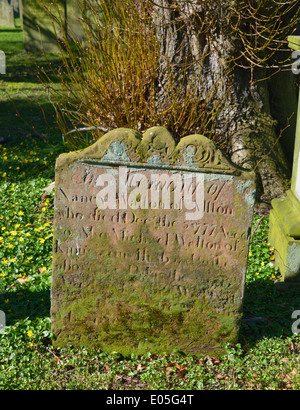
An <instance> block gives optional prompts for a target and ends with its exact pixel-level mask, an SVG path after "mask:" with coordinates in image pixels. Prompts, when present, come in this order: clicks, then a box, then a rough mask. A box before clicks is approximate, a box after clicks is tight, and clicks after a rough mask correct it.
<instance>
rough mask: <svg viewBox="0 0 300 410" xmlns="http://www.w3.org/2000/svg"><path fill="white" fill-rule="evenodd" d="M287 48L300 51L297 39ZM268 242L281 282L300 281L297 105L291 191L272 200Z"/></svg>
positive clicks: (299, 122) (299, 116) (299, 129)
mask: <svg viewBox="0 0 300 410" xmlns="http://www.w3.org/2000/svg"><path fill="white" fill-rule="evenodd" d="M288 40H289V47H290V48H291V49H293V50H298V51H300V36H289V37H288ZM269 242H270V244H271V245H272V246H273V247H274V249H275V264H276V266H277V267H278V268H279V270H280V273H281V275H282V281H284V282H294V283H295V282H300V105H298V114H297V127H296V139H295V147H294V161H293V171H292V181H291V189H289V190H288V191H287V192H286V197H285V198H276V199H274V200H273V201H272V210H271V211H270V233H269Z"/></svg>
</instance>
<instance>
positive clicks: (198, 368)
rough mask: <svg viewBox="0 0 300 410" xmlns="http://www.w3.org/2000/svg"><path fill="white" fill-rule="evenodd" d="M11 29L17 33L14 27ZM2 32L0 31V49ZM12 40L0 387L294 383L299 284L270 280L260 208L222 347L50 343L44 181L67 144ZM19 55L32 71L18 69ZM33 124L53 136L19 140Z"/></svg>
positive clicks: (2, 174) (1, 230)
mask: <svg viewBox="0 0 300 410" xmlns="http://www.w3.org/2000/svg"><path fill="white" fill-rule="evenodd" d="M10 35H11V36H14V35H15V36H16V37H17V36H19V38H21V37H20V36H21V34H20V31H18V30H16V31H13V32H11V33H10ZM5 36H6V34H5ZM5 36H4V34H3V33H1V32H0V49H1V47H2V46H3V48H4V45H5V44H6V43H5V41H6V40H5V41H4V40H3V39H5V38H6V37H5ZM8 38H11V37H8ZM4 43H5V44H4ZM16 43H17V45H16V47H15V51H14V52H13V51H11V52H9V53H10V54H8V56H9V59H8V63H9V67H14V68H15V70H16V71H15V72H14V74H16V75H15V76H14V74H12V72H11V71H10V68H9V69H8V73H7V75H6V76H2V77H0V107H1V110H0V121H1V130H0V137H7V136H11V137H17V139H16V140H14V141H12V142H10V143H7V144H5V145H3V146H1V148H0V198H1V199H0V310H2V311H3V312H5V315H6V322H7V323H6V324H7V327H6V328H5V332H4V333H3V334H1V335H0V389H2V390H4V389H18V390H20V389H24V390H26V389H105V390H107V389H115V390H122V389H127V390H131V389H143V390H149V389H166V390H173V389H182V390H186V389H195V390H199V389H209V390H216V389H227V390H229V389H232V390H234V389H294V390H298V389H299V388H300V372H299V361H300V340H299V336H296V335H293V334H292V331H291V326H292V323H293V319H292V318H291V315H292V312H293V311H294V310H299V309H300V292H299V290H298V288H296V287H295V288H291V289H286V290H283V289H282V288H281V287H280V286H279V284H278V279H279V278H280V275H279V272H278V271H277V269H276V268H275V267H274V253H273V251H274V250H273V249H272V248H271V247H270V244H268V217H267V216H266V217H263V218H261V217H260V216H258V215H256V216H255V217H254V223H253V238H252V240H251V244H250V253H249V263H248V271H247V281H246V287H245V299H244V311H243V321H242V326H241V332H240V340H239V343H238V344H237V345H235V346H227V348H226V354H224V357H222V358H215V357H209V356H206V357H203V358H196V357H194V356H192V355H185V354H179V353H176V354H170V355H160V356H157V355H154V354H151V352H149V353H148V354H146V355H143V356H134V355H132V356H128V357H122V356H121V355H120V354H119V353H118V352H115V353H112V354H107V353H106V352H104V351H101V350H99V349H86V348H84V347H82V348H73V347H71V346H70V347H68V348H65V349H58V348H55V347H53V345H52V342H51V328H50V283H51V261H52V229H53V220H52V218H53V199H54V198H53V193H47V194H45V192H44V187H46V186H48V185H49V184H50V183H51V182H52V181H53V178H54V164H55V159H56V157H57V156H58V154H59V153H61V152H63V151H65V150H66V147H65V146H64V145H63V144H62V142H61V139H60V138H59V136H56V134H55V133H54V134H52V132H51V130H52V129H53V128H54V129H55V124H54V123H53V119H52V117H51V115H52V112H51V106H50V104H49V103H48V102H47V98H46V97H47V96H46V93H45V91H44V89H43V88H42V87H41V86H40V85H39V84H38V83H36V81H34V79H35V75H34V73H35V71H34V69H35V68H34V67H35V65H34V62H33V56H28V55H27V54H24V53H23V51H22V50H21V47H20V44H19V43H18V41H16ZM7 47H8V46H7ZM8 49H9V47H8ZM8 49H7V50H8ZM24 62H25V63H24ZM26 64H27V65H29V66H30V67H31V69H32V71H29V70H28V71H25V68H24V67H25V66H26ZM7 91H9V94H10V96H11V100H10V99H9V98H8V96H7V94H6V92H7ZM15 105H17V106H18V105H19V107H21V108H22V114H23V117H24V118H25V121H23V120H21V119H20V118H19V117H17V118H16V117H15ZM40 105H42V106H43V108H44V109H45V113H46V117H47V118H48V119H49V124H47V123H46V124H45V122H44V118H43V115H42V114H41V111H40ZM24 118H23V119H24ZM51 121H52V122H51ZM32 124H33V125H35V127H36V129H37V130H38V131H39V132H41V133H43V134H47V133H49V134H50V132H51V138H50V139H47V140H46V139H42V138H29V139H26V140H22V138H23V137H24V136H25V135H27V133H30V132H31V131H32V128H31V126H32ZM53 135H54V136H53Z"/></svg>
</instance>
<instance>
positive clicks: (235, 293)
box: [51, 127, 255, 354]
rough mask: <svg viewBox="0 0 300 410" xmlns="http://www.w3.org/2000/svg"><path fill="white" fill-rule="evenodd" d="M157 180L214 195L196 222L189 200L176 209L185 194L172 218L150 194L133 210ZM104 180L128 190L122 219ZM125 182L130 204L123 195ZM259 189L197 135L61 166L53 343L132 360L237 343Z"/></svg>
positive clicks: (65, 160) (128, 137)
mask: <svg viewBox="0 0 300 410" xmlns="http://www.w3.org/2000/svg"><path fill="white" fill-rule="evenodd" d="M125 171H126V173H125ZM155 173H156V174H157V173H159V174H160V175H161V174H163V175H164V177H166V178H167V179H168V178H170V179H169V182H170V181H171V179H172V178H174V180H176V178H178V180H181V181H184V184H187V181H194V185H190V186H191V187H192V188H191V192H192V193H193V195H195V193H196V192H198V191H197V187H200V188H201V189H202V190H203V195H202V197H201V198H202V202H201V204H202V209H201V210H200V211H201V212H202V213H201V212H200V213H199V215H200V217H199V218H198V219H197V218H196V219H193V218H191V219H189V218H187V215H188V213H189V212H193V210H191V207H186V206H185V202H184V201H183V199H184V198H182V201H181V206H179V205H180V204H179V205H178V202H177V203H176V201H175V184H173V190H171V191H172V195H171V200H170V202H169V203H170V206H169V207H165V208H164V207H163V206H160V205H162V202H161V200H160V201H158V202H157V203H156V204H154V203H150V204H149V203H148V205H147V204H146V205H147V206H146V205H145V203H146V200H147V199H148V200H149V198H146V199H145V198H141V197H139V195H136V198H135V201H133V202H132V203H131V204H130V206H129V205H128V202H127V207H126V206H124V204H122V199H124V195H125V196H126V195H127V194H130V192H129V191H130V190H131V193H132V186H133V185H134V184H133V182H134V179H135V177H136V176H137V175H142V176H143V178H144V179H143V181H145V180H146V181H151V176H152V175H153V174H155ZM104 174H105V175H110V176H113V177H114V178H115V180H116V181H117V183H116V184H115V186H113V187H114V188H115V189H116V192H117V194H116V197H117V201H116V204H115V205H116V206H115V209H101V207H100V208H99V202H98V200H97V198H98V196H99V191H100V190H101V189H103V187H102V188H101V187H100V186H99V180H100V179H101V178H102V177H103V175H104ZM124 175H125V176H124ZM122 178H123V182H124V178H125V179H126V181H127V188H128V186H129V188H128V191H127V193H124V192H121V191H122V190H123V189H124V184H123V182H122ZM197 178H198V179H197ZM120 181H121V182H122V183H121V182H120ZM197 181H198V182H197ZM254 181H255V175H254V173H252V172H250V171H246V170H244V169H242V168H239V167H236V166H235V165H233V164H232V163H231V162H230V161H228V160H227V159H226V158H225V157H224V155H223V154H222V152H221V151H220V150H219V149H218V148H217V147H216V145H215V144H214V143H213V142H212V141H210V140H208V139H207V138H205V137H203V136H201V135H190V136H187V137H184V138H182V139H181V140H180V142H179V143H178V144H177V145H176V143H175V141H174V138H173V136H172V135H171V134H170V133H169V132H168V131H167V130H166V129H165V128H161V127H153V128H151V129H150V130H148V131H146V132H145V133H144V135H141V134H140V133H138V132H136V131H134V130H130V129H117V130H114V131H111V132H109V133H108V134H106V135H105V136H103V137H102V138H101V139H100V140H98V141H97V142H96V143H95V144H94V145H92V146H90V147H88V148H86V149H85V150H82V151H77V152H73V153H68V154H63V155H61V156H60V157H59V158H58V160H57V163H56V180H55V220H54V243H53V278H52V289H51V317H52V331H53V333H54V344H55V345H57V346H66V345H68V344H72V345H87V346H98V347H100V348H102V349H103V350H106V351H118V352H121V353H122V354H127V353H145V352H147V351H151V352H155V353H162V352H172V351H174V350H176V349H177V350H182V351H185V352H193V353H195V354H198V353H202V352H215V353H217V352H218V351H221V348H222V345H223V343H224V342H235V341H236V340H237V337H238V331H239V325H240V320H241V314H242V301H243V293H244V283H245V273H246V266H247V256H248V242H249V237H250V229H251V223H252V215H253V206H254V201H255V182H254ZM197 183H198V185H197ZM130 184H131V185H130ZM150 185H151V184H150V183H149V185H148V186H147V189H148V192H149V190H150ZM171 185H172V183H170V186H171ZM136 186H137V185H135V187H136ZM162 187H163V185H162ZM127 188H126V190H127ZM181 188H182V187H181ZM200 188H199V189H200ZM184 192H185V191H184V190H183V189H181V191H180V193H181V195H183V194H184ZM132 194H133V193H132ZM128 198H130V195H129V196H128ZM143 200H145V202H144V206H143V204H142V202H143ZM123 202H124V201H123ZM134 204H135V205H136V206H133V205H134ZM125 205H126V204H125ZM194 211H196V206H195V210H194Z"/></svg>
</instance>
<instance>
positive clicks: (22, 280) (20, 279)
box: [17, 278, 29, 283]
mask: <svg viewBox="0 0 300 410" xmlns="http://www.w3.org/2000/svg"><path fill="white" fill-rule="evenodd" d="M17 282H19V283H25V282H29V279H28V278H18V279H17Z"/></svg>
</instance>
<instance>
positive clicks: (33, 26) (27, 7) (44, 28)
mask: <svg viewBox="0 0 300 410" xmlns="http://www.w3.org/2000/svg"><path fill="white" fill-rule="evenodd" d="M65 3H66V0H56V1H54V2H53V1H51V0H45V1H44V2H42V1H40V0H23V36H24V48H25V50H26V51H32V52H35V51H45V52H55V51H57V50H58V45H57V39H56V36H55V29H56V30H57V33H58V34H59V33H60V27H59V26H58V25H56V26H55V27H54V26H53V23H52V20H51V17H50V15H49V14H48V13H47V11H46V9H45V7H44V4H45V5H46V6H47V7H48V8H49V10H51V12H52V13H53V14H54V15H55V16H58V15H59V13H60V15H61V19H62V20H63V21H64V20H65V18H66V16H65V7H66V4H65ZM58 10H59V11H58Z"/></svg>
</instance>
